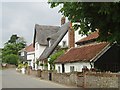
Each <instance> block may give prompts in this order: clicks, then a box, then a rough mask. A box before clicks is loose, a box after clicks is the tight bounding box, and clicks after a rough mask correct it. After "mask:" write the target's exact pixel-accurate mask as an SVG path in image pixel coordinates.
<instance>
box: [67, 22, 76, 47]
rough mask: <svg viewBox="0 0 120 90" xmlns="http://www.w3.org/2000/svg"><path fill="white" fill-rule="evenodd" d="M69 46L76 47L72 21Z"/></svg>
mask: <svg viewBox="0 0 120 90" xmlns="http://www.w3.org/2000/svg"><path fill="white" fill-rule="evenodd" d="M68 47H69V48H72V47H75V32H74V29H73V28H72V22H71V23H70V29H69V30H68Z"/></svg>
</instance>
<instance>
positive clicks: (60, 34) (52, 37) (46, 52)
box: [39, 22, 70, 60]
mask: <svg viewBox="0 0 120 90" xmlns="http://www.w3.org/2000/svg"><path fill="white" fill-rule="evenodd" d="M69 25H70V22H68V23H66V24H64V25H63V26H61V27H60V29H59V30H58V32H57V33H55V34H51V35H50V36H49V37H48V38H47V39H49V40H51V42H52V44H51V46H50V47H49V46H47V47H46V49H45V50H44V51H43V53H42V54H41V56H40V58H39V59H40V60H44V59H46V58H48V57H49V56H50V55H51V54H52V52H53V51H54V50H55V48H56V47H57V45H58V44H59V43H60V41H61V40H62V39H63V37H64V36H65V35H66V33H67V32H68V29H69Z"/></svg>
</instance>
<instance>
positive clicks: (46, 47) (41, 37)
mask: <svg viewBox="0 0 120 90" xmlns="http://www.w3.org/2000/svg"><path fill="white" fill-rule="evenodd" d="M70 25H71V23H70V22H68V23H65V18H64V17H63V18H62V19H61V27H60V26H48V25H38V24H37V25H35V32H34V40H33V46H34V47H35V61H37V60H39V64H41V65H42V66H39V67H38V68H39V69H46V67H43V64H46V63H47V61H48V58H49V56H50V55H51V54H52V53H53V52H55V50H56V48H57V47H58V46H60V48H71V47H74V46H75V40H78V39H76V38H74V30H73V29H72V28H70ZM76 36H78V33H77V35H76ZM68 38H69V39H68ZM35 66H36V67H37V65H35ZM36 69H37V68H36Z"/></svg>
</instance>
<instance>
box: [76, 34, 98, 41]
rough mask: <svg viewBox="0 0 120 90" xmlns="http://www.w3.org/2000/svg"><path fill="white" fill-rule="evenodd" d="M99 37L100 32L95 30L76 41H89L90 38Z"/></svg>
mask: <svg viewBox="0 0 120 90" xmlns="http://www.w3.org/2000/svg"><path fill="white" fill-rule="evenodd" d="M98 37H99V33H98V32H93V33H91V34H90V35H88V36H87V37H85V38H83V39H81V40H79V41H77V42H76V43H80V42H84V41H89V40H92V39H96V38H98Z"/></svg>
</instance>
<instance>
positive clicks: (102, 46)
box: [55, 32, 120, 73]
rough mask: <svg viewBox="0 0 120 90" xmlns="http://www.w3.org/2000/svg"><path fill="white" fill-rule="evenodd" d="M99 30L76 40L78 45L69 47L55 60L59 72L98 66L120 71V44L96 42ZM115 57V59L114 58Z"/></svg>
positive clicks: (106, 69) (102, 69)
mask: <svg viewBox="0 0 120 90" xmlns="http://www.w3.org/2000/svg"><path fill="white" fill-rule="evenodd" d="M98 36H99V34H98V32H94V33H92V34H90V35H89V36H87V37H85V38H83V39H81V40H79V41H78V42H76V44H77V45H78V47H76V48H71V49H69V50H68V51H67V52H66V53H65V54H64V55H62V56H60V57H59V58H58V59H57V60H56V61H55V63H56V64H55V67H56V70H57V72H59V73H64V72H65V73H68V72H73V71H78V72H81V71H82V68H84V67H87V68H88V69H90V68H96V69H99V70H101V71H112V72H119V71H120V61H119V58H120V55H119V54H120V46H119V45H117V44H116V43H113V44H110V43H107V42H100V43H98V42H96V39H97V38H98ZM113 59H114V60H113Z"/></svg>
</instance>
